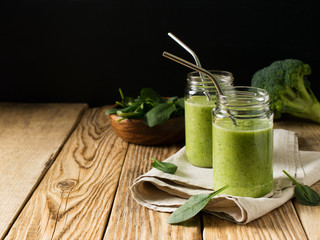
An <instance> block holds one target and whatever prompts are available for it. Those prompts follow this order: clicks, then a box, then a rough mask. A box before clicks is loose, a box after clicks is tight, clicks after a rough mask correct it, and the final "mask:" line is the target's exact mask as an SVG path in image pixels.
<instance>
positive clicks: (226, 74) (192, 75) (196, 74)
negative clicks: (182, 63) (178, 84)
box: [187, 70, 233, 78]
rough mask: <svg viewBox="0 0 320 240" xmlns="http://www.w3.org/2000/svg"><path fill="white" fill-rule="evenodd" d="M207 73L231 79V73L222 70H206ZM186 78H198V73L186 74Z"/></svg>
mask: <svg viewBox="0 0 320 240" xmlns="http://www.w3.org/2000/svg"><path fill="white" fill-rule="evenodd" d="M208 71H209V72H210V73H212V74H217V75H223V76H230V77H231V78H233V74H232V72H229V71H224V70H208ZM187 76H188V77H199V76H200V73H199V72H198V71H192V72H189V73H187Z"/></svg>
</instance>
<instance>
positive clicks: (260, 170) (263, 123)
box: [212, 87, 273, 197]
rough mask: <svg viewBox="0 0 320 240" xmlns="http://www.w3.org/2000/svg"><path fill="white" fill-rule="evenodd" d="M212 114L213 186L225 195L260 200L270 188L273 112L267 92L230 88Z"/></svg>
mask: <svg viewBox="0 0 320 240" xmlns="http://www.w3.org/2000/svg"><path fill="white" fill-rule="evenodd" d="M216 100H217V102H216V107H215V109H214V111H213V118H212V120H213V125H212V139H213V140H212V143H213V145H212V146H213V147H212V149H213V161H212V163H213V166H212V168H213V187H214V189H219V188H220V187H223V186H225V185H229V188H227V189H226V190H224V192H223V193H224V194H230V195H234V196H244V197H262V196H264V195H266V194H267V193H269V192H270V191H271V190H272V186H273V169H272V163H273V113H272V111H271V110H270V108H269V94H268V92H267V91H265V90H263V89H260V88H254V87H230V88H225V89H224V95H219V96H217V98H216Z"/></svg>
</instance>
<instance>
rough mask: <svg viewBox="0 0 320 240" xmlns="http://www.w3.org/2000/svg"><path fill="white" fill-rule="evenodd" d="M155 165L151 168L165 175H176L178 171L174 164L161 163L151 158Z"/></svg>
mask: <svg viewBox="0 0 320 240" xmlns="http://www.w3.org/2000/svg"><path fill="white" fill-rule="evenodd" d="M151 159H152V161H153V163H151V166H152V167H154V168H156V169H158V170H160V171H162V172H165V173H170V174H174V173H175V172H176V171H177V168H178V167H177V166H176V165H175V164H173V163H168V162H160V161H158V160H157V159H155V158H151Z"/></svg>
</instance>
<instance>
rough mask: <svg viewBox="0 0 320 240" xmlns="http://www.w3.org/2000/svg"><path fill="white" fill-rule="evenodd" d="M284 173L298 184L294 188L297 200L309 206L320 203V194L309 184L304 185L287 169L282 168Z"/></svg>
mask: <svg viewBox="0 0 320 240" xmlns="http://www.w3.org/2000/svg"><path fill="white" fill-rule="evenodd" d="M282 171H283V172H284V174H286V175H287V176H288V178H290V180H291V181H292V182H293V183H294V184H295V185H296V186H295V188H294V194H295V196H296V198H297V200H298V201H299V202H300V203H301V204H303V205H308V206H317V205H320V196H319V194H318V193H317V192H316V191H314V190H313V189H312V188H310V187H309V186H307V185H302V184H300V183H298V182H297V181H296V180H295V179H294V178H293V177H291V176H290V174H289V173H287V172H286V171H285V170H282Z"/></svg>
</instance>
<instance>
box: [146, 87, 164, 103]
mask: <svg viewBox="0 0 320 240" xmlns="http://www.w3.org/2000/svg"><path fill="white" fill-rule="evenodd" d="M140 97H141V98H143V99H149V100H152V101H154V102H156V103H161V102H163V99H162V97H161V96H160V94H159V93H157V92H156V91H155V90H153V89H151V88H143V89H141V91H140Z"/></svg>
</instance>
